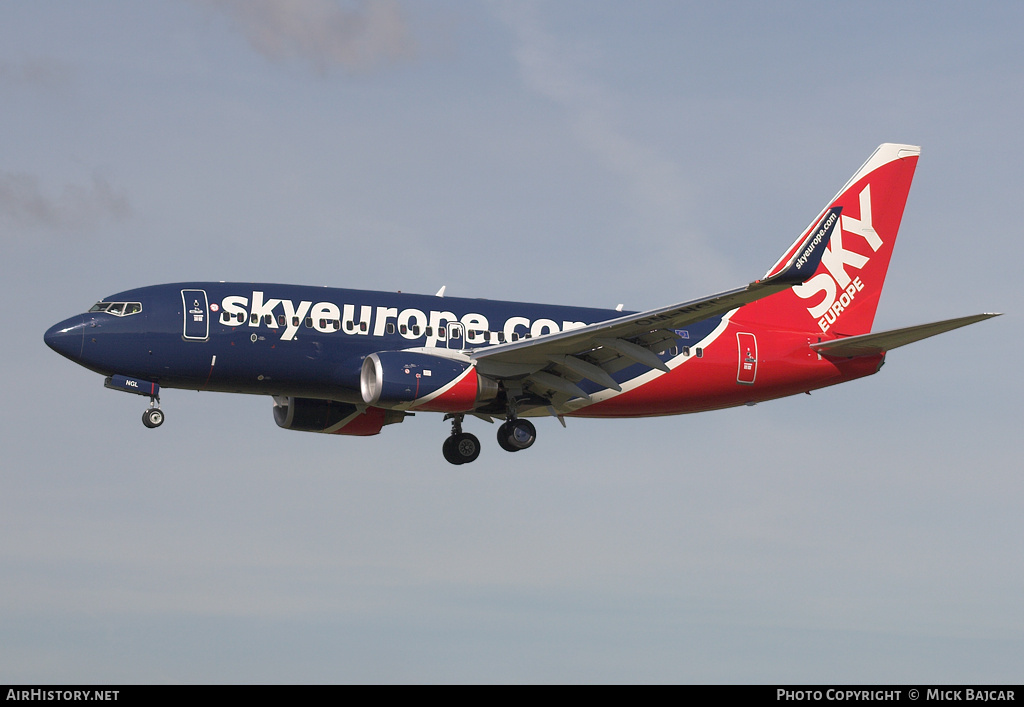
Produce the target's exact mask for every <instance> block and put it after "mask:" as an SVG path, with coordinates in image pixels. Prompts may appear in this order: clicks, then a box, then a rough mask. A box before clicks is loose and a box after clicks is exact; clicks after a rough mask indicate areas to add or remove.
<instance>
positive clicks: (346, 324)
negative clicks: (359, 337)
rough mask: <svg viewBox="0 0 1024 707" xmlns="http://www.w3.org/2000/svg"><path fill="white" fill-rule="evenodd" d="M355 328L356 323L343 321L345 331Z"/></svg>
mask: <svg viewBox="0 0 1024 707" xmlns="http://www.w3.org/2000/svg"><path fill="white" fill-rule="evenodd" d="M355 328H356V325H355V324H354V323H353V322H345V331H352V330H353V329H355Z"/></svg>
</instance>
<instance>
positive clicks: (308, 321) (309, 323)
mask: <svg viewBox="0 0 1024 707" xmlns="http://www.w3.org/2000/svg"><path fill="white" fill-rule="evenodd" d="M306 328H307V329H312V328H313V317H306Z"/></svg>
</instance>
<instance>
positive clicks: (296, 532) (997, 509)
mask: <svg viewBox="0 0 1024 707" xmlns="http://www.w3.org/2000/svg"><path fill="white" fill-rule="evenodd" d="M1022 29H1024V5H1021V4H1020V3H1010V2H1005V3H1001V2H991V3H982V4H966V3H956V2H906V3H889V2H870V1H869V2H858V3H817V2H779V3H767V4H766V3H753V2H750V3H747V2H737V3H683V2H675V1H671V2H670V1H667V0H666V1H664V2H659V1H653V0H649V1H645V0H641V1H638V2H629V3H625V2H607V1H598V2H594V1H593V0H588V1H587V2H582V1H579V0H564V1H561V2H540V1H537V2H466V1H463V0H451V1H450V2H445V3H432V2H414V1H412V0H379V1H371V0H362V1H358V0H356V1H351V2H332V1H330V0H291V1H290V2H285V1H284V0H247V1H244V2H243V1H242V0H159V1H157V2H147V3H137V2H128V1H126V0H93V1H92V2H89V3H79V2H59V1H50V0H40V1H38V2H32V3H14V2H6V3H2V4H0V144H2V145H3V149H0V245H2V248H3V257H2V258H0V274H2V277H0V288H2V289H0V291H2V294H3V299H4V301H6V302H8V304H11V305H12V308H10V309H8V310H7V316H6V318H5V330H6V332H7V334H6V340H7V344H6V345H5V346H4V347H3V354H2V355H3V361H4V364H5V366H4V368H5V369H6V376H5V381H6V384H5V392H6V395H5V399H6V403H7V404H6V405H4V406H3V407H2V408H0V459H2V467H3V469H2V472H0V578H2V579H0V636H3V639H2V640H0V683H33V684H34V683H222V682H231V683H236V682H237V683H263V682H271V683H279V682H301V683H307V682H310V683H344V682H398V683H403V682H530V683H535V682H615V683H618V682H669V683H691V682H695V683H707V682H712V683H806V682H811V683H817V682H825V683H828V682H834V683H906V684H914V683H1018V684H1019V682H1020V678H1021V672H1020V671H1021V660H1020V658H1021V656H1022V655H1024V602H1021V600H1020V597H1021V596H1024V563H1022V562H1021V558H1022V557H1024V515H1022V514H1021V513H1020V499H1021V498H1022V496H1024V480H1022V475H1021V473H1020V461H1019V458H1020V455H1019V451H1018V450H1017V448H1016V440H1017V439H1018V438H1019V437H1020V411H1019V404H1020V400H1021V399H1022V398H1024V390H1022V376H1021V372H1020V369H1019V368H1017V367H1016V364H1014V365H1010V364H1013V362H1014V361H1015V359H1014V356H1015V355H1016V353H1017V352H1019V351H1020V350H1021V348H1022V345H1024V337H1022V334H1021V315H1020V312H1021V309H1022V308H1021V304H1022V302H1021V300H1022V296H1021V294H1020V292H1021V290H1020V287H1019V286H1018V285H1016V284H1015V281H1016V277H1017V276H1018V273H1017V270H1018V269H1019V263H1020V262H1021V260H1022V258H1024V239H1022V238H1021V237H1020V234H1019V232H1018V231H1019V229H1018V225H1017V222H1016V221H1015V220H1014V218H1015V217H1013V218H1011V216H1012V214H1011V210H1012V207H1015V206H1016V204H1017V203H1018V201H1019V194H1020V192H1021V189H1022V187H1024V179H1022V173H1021V165H1022V164H1024V138H1022V135H1021V130H1020V123H1021V116H1022V115H1024V90H1022V87H1024V53H1022V52H1021V51H1020V43H1019V38H1020V34H1021V30H1022ZM882 142H900V143H910V144H917V145H921V146H922V156H921V162H920V164H919V166H918V169H917V174H916V178H915V182H914V186H913V188H912V190H911V194H910V199H909V201H908V204H907V209H906V212H905V216H904V219H903V225H902V228H901V231H900V239H899V242H898V243H897V245H896V249H895V253H894V256H893V260H892V264H891V268H890V271H889V276H888V280H887V283H886V288H885V291H884V293H883V295H882V300H881V303H880V306H879V311H878V316H877V318H876V320H875V328H876V329H886V328H895V327H901V326H909V325H913V324H919V323H925V322H929V321H935V320H939V319H946V318H950V317H955V316H962V315H967V314H973V313H976V312H986V311H998V312H1005V315H1004V316H1002V317H1000V318H997V319H993V320H990V321H986V322H982V323H980V324H976V325H974V326H971V327H969V328H967V329H963V330H959V331H958V332H954V333H949V334H945V335H943V336H940V337H936V338H933V339H929V340H927V341H923V342H919V343H917V344H914V345H913V346H910V347H906V348H902V349H899V350H897V351H894V352H892V353H891V354H890V355H889V356H888V359H887V362H886V365H885V367H884V369H883V370H882V371H881V372H880V373H879V374H878V375H876V376H872V377H870V378H867V379H864V380H860V381H856V382H852V383H849V384H846V385H843V386H839V387H836V388H832V389H826V390H822V391H818V392H815V393H814V394H813V395H812V396H810V397H807V396H797V397H795V398H789V399H785V400H780V401H775V402H771V403H764V404H761V405H757V406H755V407H743V408H738V409H732V410H725V411H719V412H714V413H706V414H700V415H688V416H680V417H665V418H653V419H644V420H618V421H616V420H575V419H570V420H568V422H567V427H566V428H565V429H562V427H561V426H560V425H559V424H558V422H557V421H555V420H552V419H548V420H539V421H538V441H537V443H536V444H535V445H534V446H533V447H532V448H531V449H530V450H528V451H524V452H520V453H518V454H514V455H512V454H506V453H504V452H502V451H501V450H500V449H498V447H497V444H496V443H494V439H493V434H494V433H493V432H492V430H493V428H492V427H490V426H488V425H487V424H486V423H484V422H482V421H479V420H470V421H467V423H466V429H467V431H471V432H474V433H475V434H477V435H478V436H480V438H481V439H482V440H483V442H484V449H483V452H482V454H481V456H480V458H479V460H477V462H475V463H473V464H471V465H465V466H459V467H455V466H451V465H449V464H448V463H447V462H445V461H444V459H443V457H442V456H441V443H442V442H443V440H444V437H445V435H446V434H447V433H448V427H449V424H448V423H445V422H442V420H441V416H440V415H424V414H421V415H417V416H416V417H415V418H410V419H408V420H406V421H405V422H404V423H403V424H402V425H400V426H391V427H388V428H386V429H384V430H383V432H382V434H381V435H380V436H377V437H369V438H347V437H334V436H330V435H315V434H308V433H298V432H292V431H286V430H282V429H279V428H278V427H277V426H276V425H275V424H274V421H273V417H272V412H271V410H272V404H271V401H270V400H269V399H265V398H261V397H256V396H232V395H221V394H212V393H195V392H191V391H177V390H167V391H165V394H164V395H163V396H162V403H163V409H164V411H165V413H166V414H167V422H166V423H165V424H164V425H163V427H161V428H160V429H158V430H150V429H146V428H145V427H143V425H142V424H141V422H140V419H139V418H140V415H141V412H142V410H143V408H144V407H145V401H144V400H143V399H142V398H139V397H136V396H131V395H124V394H119V393H116V392H114V391H110V390H106V389H104V388H103V386H102V378H101V377H100V376H98V375H96V374H93V373H90V372H89V371H86V370H85V369H82V368H80V367H77V366H75V365H73V364H72V363H71V362H70V361H67V360H65V359H63V358H62V357H60V356H58V355H57V354H55V353H54V352H52V351H50V350H49V349H47V348H46V347H45V345H44V344H43V339H42V336H43V332H44V331H45V330H46V329H47V328H48V327H49V326H50V325H52V324H54V323H56V322H58V321H60V320H62V319H65V318H67V317H69V316H71V315H73V314H76V313H78V312H81V311H84V310H86V309H87V308H88V307H89V306H91V305H92V303H93V302H95V301H97V300H99V299H101V298H103V297H105V296H107V295H110V294H113V293H116V292H119V291H123V290H126V289H130V288H133V287H138V286H143V285H148V284H157V283H162V282H177V281H202V280H239V281H255V282H285V283H296V284H314V285H330V286H337V287H349V288H365V289H378V290H402V291H405V292H421V293H428V294H429V293H433V292H436V291H437V289H438V288H440V287H441V286H442V285H444V286H446V288H447V290H446V292H447V294H448V295H452V296H468V297H487V298H491V299H512V300H519V301H537V302H553V303H562V304H572V305H581V306H594V307H614V306H615V305H616V304H619V303H624V304H625V305H626V307H627V308H628V309H637V310H639V309H645V308H651V307H657V306H662V305H667V304H671V303H673V302H679V301H683V300H685V299H688V298H693V297H698V296H701V295H705V294H708V293H711V292H717V291H721V290H725V289H730V288H733V287H737V286H741V285H743V284H745V283H747V282H749V281H751V280H753V279H756V278H757V277H759V276H761V275H762V274H763V273H764V272H765V271H766V270H767V269H768V267H769V266H771V265H772V263H774V262H775V259H776V258H777V257H778V255H779V254H780V253H781V252H782V251H783V250H785V248H786V247H788V246H789V244H790V243H792V242H793V240H794V239H795V238H796V236H797V235H798V234H799V233H800V232H801V231H802V230H803V229H804V228H805V227H806V226H807V225H808V223H809V222H810V220H811V219H812V218H813V217H814V216H815V215H816V214H817V213H818V212H819V211H820V209H821V208H822V207H823V206H824V205H825V204H826V200H827V199H829V198H830V197H831V196H832V195H833V194H834V193H835V192H836V191H837V190H838V189H839V188H840V187H841V186H842V185H843V184H844V183H845V181H846V180H847V179H848V178H849V176H850V175H852V174H853V172H854V171H855V170H856V169H857V167H858V166H859V165H860V164H861V163H862V162H863V161H864V160H865V159H866V158H867V157H868V156H869V155H870V153H871V152H872V150H873V149H874V148H875V147H876V146H877V145H878V144H880V143H882ZM12 303H13V304H12ZM14 304H17V306H14Z"/></svg>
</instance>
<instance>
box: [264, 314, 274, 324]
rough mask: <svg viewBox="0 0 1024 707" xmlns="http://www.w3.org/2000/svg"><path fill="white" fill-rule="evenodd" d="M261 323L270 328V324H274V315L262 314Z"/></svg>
mask: <svg viewBox="0 0 1024 707" xmlns="http://www.w3.org/2000/svg"><path fill="white" fill-rule="evenodd" d="M263 323H264V324H266V325H267V326H270V325H271V324H273V323H274V315H273V314H264V315H263Z"/></svg>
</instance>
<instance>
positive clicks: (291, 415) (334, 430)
mask: <svg viewBox="0 0 1024 707" xmlns="http://www.w3.org/2000/svg"><path fill="white" fill-rule="evenodd" d="M404 417H405V413H403V412H399V411H396V410H383V409H381V408H375V407H366V406H365V405H353V404H352V403H342V402H338V401H337V400H318V399H316V398H291V397H287V398H285V397H278V396H274V422H276V423H277V426H278V427H283V428H284V429H286V430H298V431H300V432H325V433H327V434H334V435H355V436H358V437H369V436H370V435H375V434H379V433H380V431H381V428H382V427H384V425H391V424H394V423H396V422H401V421H402V419H403V418H404Z"/></svg>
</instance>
